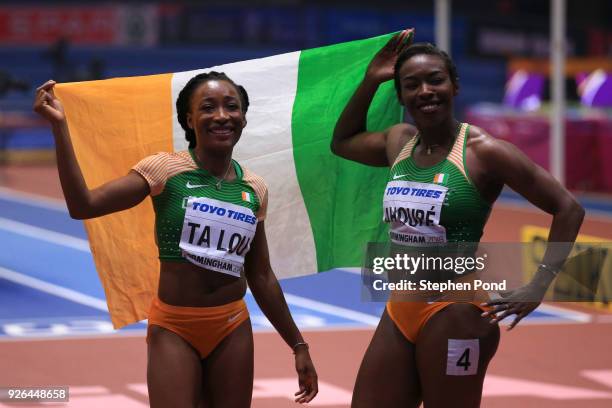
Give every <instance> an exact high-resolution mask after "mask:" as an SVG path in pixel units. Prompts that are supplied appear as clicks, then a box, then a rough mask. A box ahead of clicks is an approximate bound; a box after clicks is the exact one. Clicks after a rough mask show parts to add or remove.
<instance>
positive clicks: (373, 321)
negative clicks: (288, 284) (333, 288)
mask: <svg viewBox="0 0 612 408" xmlns="http://www.w3.org/2000/svg"><path fill="white" fill-rule="evenodd" d="M285 299H286V300H287V303H288V304H290V305H293V306H300V307H303V308H306V309H310V310H315V311H317V312H321V313H327V314H330V315H334V316H338V317H343V318H345V319H349V320H353V321H356V322H360V323H365V324H367V325H370V326H377V325H378V322H379V321H380V317H378V316H373V315H371V314H367V313H362V312H356V311H354V310H351V309H346V308H344V307H339V306H334V305H330V304H329V303H323V302H319V301H316V300H312V299H308V298H305V297H301V296H296V295H292V294H290V293H287V292H285Z"/></svg>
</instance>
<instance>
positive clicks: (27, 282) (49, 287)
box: [0, 267, 108, 313]
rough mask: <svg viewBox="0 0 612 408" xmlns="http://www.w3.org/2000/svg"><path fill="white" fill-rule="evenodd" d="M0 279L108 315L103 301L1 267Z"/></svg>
mask: <svg viewBox="0 0 612 408" xmlns="http://www.w3.org/2000/svg"><path fill="white" fill-rule="evenodd" d="M0 278H3V279H6V280H9V281H11V282H15V283H18V284H20V285H24V286H28V287H30V288H33V289H36V290H39V291H41V292H45V293H49V294H51V295H54V296H57V297H61V298H64V299H68V300H70V301H72V302H75V303H80V304H82V305H85V306H89V307H92V308H94V309H98V310H102V311H104V312H106V313H108V308H107V306H106V302H105V301H104V300H101V299H98V298H95V297H93V296H88V295H85V294H83V293H80V292H77V291H75V290H72V289H68V288H65V287H63V286H59V285H54V284H53V283H49V282H45V281H43V280H40V279H36V278H33V277H31V276H28V275H24V274H22V273H19V272H15V271H12V270H10V269H6V268H3V267H0Z"/></svg>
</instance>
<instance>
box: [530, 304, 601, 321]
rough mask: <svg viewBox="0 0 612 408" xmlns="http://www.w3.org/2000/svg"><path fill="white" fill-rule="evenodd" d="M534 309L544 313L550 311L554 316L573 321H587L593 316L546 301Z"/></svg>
mask: <svg viewBox="0 0 612 408" xmlns="http://www.w3.org/2000/svg"><path fill="white" fill-rule="evenodd" d="M536 310H539V311H541V312H544V313H550V314H553V315H556V316H560V317H563V318H565V319H569V320H573V321H575V322H581V323H589V322H591V321H592V320H593V316H592V315H590V314H589V313H584V312H578V311H576V310H570V309H565V308H563V307H560V306H553V305H551V304H548V303H544V304H541V305H540V306H538V308H537V309H536Z"/></svg>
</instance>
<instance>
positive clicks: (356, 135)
mask: <svg viewBox="0 0 612 408" xmlns="http://www.w3.org/2000/svg"><path fill="white" fill-rule="evenodd" d="M413 34H414V30H412V29H410V30H404V31H402V32H400V33H398V34H396V35H394V36H393V37H392V38H391V39H390V40H389V42H387V44H385V46H384V47H383V48H381V50H380V51H378V53H377V54H376V55H375V56H374V58H373V59H372V61H371V62H370V65H368V69H367V71H366V74H365V77H364V78H363V80H362V81H361V83H360V84H359V86H358V87H357V90H356V91H355V93H354V94H353V96H352V97H351V99H350V100H349V102H348V104H347V105H346V107H345V108H344V110H343V111H342V114H341V115H340V118H339V119H338V122H337V123H336V127H335V129H334V135H333V139H332V142H331V150H332V152H333V153H334V154H336V155H338V156H340V157H343V158H345V159H348V160H353V161H356V162H359V163H363V164H368V165H371V166H381V167H382V166H388V165H389V164H390V163H389V157H388V156H389V154H388V152H389V149H390V148H391V149H392V150H397V149H394V147H396V146H391V145H396V144H397V140H398V139H399V138H401V136H402V135H404V134H405V133H406V128H407V126H408V125H405V124H400V125H396V126H393V127H391V128H389V129H387V130H385V131H382V132H368V131H367V130H366V122H367V116H368V109H369V108H370V104H371V103H372V99H373V98H374V95H375V94H376V91H377V89H378V87H379V85H380V84H381V83H383V82H385V81H388V80H390V79H393V69H394V66H395V61H396V60H397V57H398V55H399V54H400V53H401V52H402V51H403V50H404V49H405V48H406V47H408V46H409V45H410V44H411V42H412V37H413ZM394 141H395V143H394ZM398 153H399V152H398Z"/></svg>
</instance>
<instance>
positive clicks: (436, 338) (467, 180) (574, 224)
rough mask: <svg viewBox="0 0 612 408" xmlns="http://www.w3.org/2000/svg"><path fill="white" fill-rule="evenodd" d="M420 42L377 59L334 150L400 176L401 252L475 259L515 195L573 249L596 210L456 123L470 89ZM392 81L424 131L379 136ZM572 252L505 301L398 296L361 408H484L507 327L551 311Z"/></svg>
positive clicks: (559, 251) (371, 355)
mask: <svg viewBox="0 0 612 408" xmlns="http://www.w3.org/2000/svg"><path fill="white" fill-rule="evenodd" d="M412 35H413V30H404V31H402V32H400V33H398V34H397V35H395V36H394V37H393V38H392V39H391V40H390V41H389V42H388V43H387V44H386V45H385V46H384V47H383V48H382V49H381V50H380V51H379V52H378V53H377V54H376V55H375V56H374V58H373V59H372V60H371V62H370V64H369V66H368V69H367V71H366V73H365V76H364V78H363V80H362V81H361V83H360V84H359V85H358V87H357V89H356V91H355V93H354V94H353V96H352V97H351V99H350V101H349V102H348V104H347V105H346V106H345V108H344V111H343V112H342V114H341V116H340V118H339V120H338V122H337V124H336V128H335V131H334V136H333V140H332V143H331V149H332V151H333V152H334V153H335V154H336V155H338V156H340V157H343V158H345V159H348V160H352V161H356V162H359V163H362V164H366V165H371V166H378V167H389V175H388V178H387V187H386V188H385V192H384V194H383V207H384V215H383V217H382V218H383V221H384V222H387V223H389V238H390V241H391V242H392V243H393V244H394V245H396V246H398V247H403V248H406V249H407V250H410V249H411V248H422V247H423V246H421V247H418V245H430V246H434V245H440V244H465V243H469V244H468V245H467V246H466V247H468V248H469V247H473V244H474V243H476V244H477V243H478V242H479V241H480V238H481V236H482V233H483V229H484V226H485V224H486V222H487V220H488V217H489V214H490V211H491V207H492V205H493V203H494V202H495V200H496V199H497V198H498V196H499V195H500V193H501V191H502V188H503V187H504V185H507V186H509V187H510V188H512V189H513V190H515V191H516V192H518V193H519V194H521V195H522V196H523V197H525V198H526V199H527V200H528V201H530V202H531V203H532V204H534V205H536V206H537V207H539V208H540V209H542V210H543V211H546V212H547V213H549V214H551V215H552V216H553V219H552V224H551V228H550V236H549V241H551V242H555V243H561V242H562V243H573V242H574V240H575V238H576V235H577V234H578V230H579V229H580V225H581V223H582V219H583V217H584V209H583V208H582V207H581V206H580V204H578V202H577V201H576V199H575V198H574V197H573V196H572V195H571V194H570V193H569V192H568V191H567V190H566V189H565V188H564V187H563V186H562V185H560V184H559V183H558V182H557V181H556V180H555V179H554V178H553V177H552V176H551V175H550V174H548V173H547V172H546V171H545V170H543V169H542V168H540V167H538V166H536V165H535V164H534V163H533V162H531V160H529V159H528V158H527V157H526V156H525V155H524V154H522V153H521V152H520V151H519V150H518V149H516V148H515V147H514V146H512V145H510V144H509V143H506V142H503V141H500V140H498V139H494V138H493V137H491V136H489V135H488V134H487V133H486V132H484V131H483V130H482V129H479V128H477V127H474V126H470V125H468V124H466V123H460V122H459V121H457V120H456V119H455V116H454V113H453V102H454V98H455V96H456V95H457V94H458V92H459V77H458V75H457V69H456V67H455V65H454V63H453V61H452V60H451V59H450V57H449V56H448V54H446V53H445V52H444V51H442V50H440V49H438V48H437V47H435V46H433V45H432V44H427V43H417V44H412ZM392 79H393V80H394V83H395V89H396V93H397V97H398V98H399V102H400V103H401V105H403V106H404V107H405V108H406V110H407V111H408V112H409V113H410V116H411V117H412V119H413V120H414V125H412V124H409V123H398V124H395V125H393V126H391V127H390V128H388V129H386V130H384V131H368V130H367V128H366V122H367V113H368V109H369V107H370V104H371V102H372V99H373V97H374V95H375V93H376V90H377V89H378V87H379V85H380V84H381V83H383V82H385V81H388V80H392ZM398 191H400V192H401V193H398ZM408 192H410V194H408ZM400 211H404V212H405V213H408V212H409V211H413V212H412V214H415V213H416V214H418V211H421V212H422V213H424V212H426V213H427V217H426V218H425V217H421V218H420V219H419V217H418V215H417V216H416V217H413V218H410V217H404V218H402V217H401V216H396V214H399V213H400ZM570 248H571V246H569V245H566V244H564V245H561V246H559V245H552V246H548V247H547V250H546V253H545V255H544V258H543V261H542V264H541V265H540V267H539V268H538V271H537V273H536V274H535V276H534V278H533V279H532V280H531V281H530V282H529V283H528V284H527V285H525V286H523V287H521V288H518V289H516V290H514V291H511V292H509V293H506V294H504V296H503V297H500V298H499V299H495V300H491V299H489V298H488V297H485V298H482V299H479V298H478V297H477V296H474V297H471V298H467V299H465V300H463V299H461V298H460V297H455V298H452V299H451V298H447V299H442V300H440V299H441V298H439V297H438V298H435V297H434V298H425V299H424V298H422V297H421V298H418V297H417V298H416V299H414V298H412V299H411V298H410V297H408V296H402V294H401V293H400V292H399V291H397V292H392V293H391V294H390V297H389V301H388V302H387V305H386V308H385V310H384V312H383V314H382V317H381V320H380V323H379V324H378V327H377V329H376V332H375V333H374V336H373V338H372V341H371V343H370V345H369V347H368V349H367V351H366V353H365V356H364V357H363V361H362V363H361V367H360V369H359V373H358V375H357V381H356V384H355V390H354V393H353V402H352V407H353V408H370V407H383V406H384V407H385V408H393V407H415V408H416V407H418V406H420V405H421V403H423V404H424V406H425V407H427V408H446V407H454V408H474V407H478V406H480V402H481V396H482V387H483V382H484V378H485V374H486V370H487V367H488V364H489V362H490V361H491V359H492V358H493V356H494V354H495V352H496V350H497V345H498V343H499V327H498V325H497V323H498V322H499V321H501V320H503V319H505V318H507V317H509V316H511V315H516V317H515V318H514V320H513V321H512V322H511V323H510V325H509V329H512V328H513V327H514V326H516V324H518V323H519V322H520V321H521V319H523V318H524V317H525V316H527V315H528V314H529V313H531V312H532V311H533V310H534V309H535V308H536V307H537V306H538V305H539V303H540V302H539V300H541V299H542V298H543V296H544V293H545V292H546V289H547V288H548V286H549V285H550V283H551V282H552V280H553V279H554V278H555V276H556V274H557V273H558V271H559V267H560V265H561V264H562V263H563V260H564V259H565V257H566V256H567V255H568V252H569V249H570ZM422 269H424V268H422ZM421 272H422V273H427V272H428V271H427V270H419V271H417V273H421ZM434 272H436V271H435V270H434ZM454 272H457V274H459V275H460V274H462V273H463V272H460V271H457V270H456V271H451V274H452V273H454ZM411 273H414V272H411ZM459 275H458V276H459ZM466 275H468V274H467V273H466ZM424 276H430V275H424ZM470 276H474V275H470ZM463 277H465V278H469V279H471V277H468V276H465V275H464V276H463ZM476 295H477V294H476ZM430 299H433V301H428V300H430Z"/></svg>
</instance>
